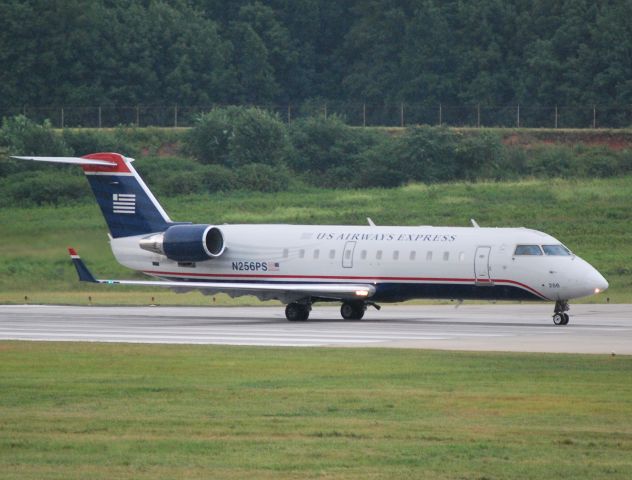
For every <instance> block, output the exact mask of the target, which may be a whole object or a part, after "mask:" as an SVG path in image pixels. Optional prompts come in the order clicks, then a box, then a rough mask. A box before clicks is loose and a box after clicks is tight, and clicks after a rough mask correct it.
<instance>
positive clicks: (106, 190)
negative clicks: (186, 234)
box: [14, 153, 172, 238]
mask: <svg viewBox="0 0 632 480" xmlns="http://www.w3.org/2000/svg"><path fill="white" fill-rule="evenodd" d="M14 158H19V159H23V160H38V161H44V162H55V163H73V164H78V165H81V168H83V171H84V173H85V174H86V178H87V179H88V182H89V183H90V187H91V188H92V192H93V193H94V196H95V197H96V199H97V203H98V204H99V207H100V208H101V212H102V213H103V216H104V217H105V221H106V223H107V224H108V228H109V230H110V234H111V235H112V237H114V238H119V237H130V236H133V235H143V234H149V233H154V232H161V231H164V230H166V229H167V228H168V227H169V225H170V224H171V223H172V222H171V219H170V218H169V216H168V215H167V213H166V212H165V211H164V209H163V208H162V207H161V206H160V204H159V203H158V200H156V198H155V197H154V196H153V194H152V193H151V192H150V191H149V188H147V185H145V182H143V180H142V178H140V176H139V175H138V172H136V170H135V169H134V167H133V166H132V162H133V161H134V159H132V158H127V157H124V156H123V155H121V154H118V153H93V154H90V155H86V156H84V157H78V158H77V157H14Z"/></svg>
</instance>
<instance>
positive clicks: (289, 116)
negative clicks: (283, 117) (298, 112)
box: [287, 103, 292, 125]
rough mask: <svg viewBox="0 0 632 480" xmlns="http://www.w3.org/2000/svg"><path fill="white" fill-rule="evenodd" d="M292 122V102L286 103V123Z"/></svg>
mask: <svg viewBox="0 0 632 480" xmlns="http://www.w3.org/2000/svg"><path fill="white" fill-rule="evenodd" d="M290 123H292V104H291V103H288V104H287V124H288V125H289V124H290Z"/></svg>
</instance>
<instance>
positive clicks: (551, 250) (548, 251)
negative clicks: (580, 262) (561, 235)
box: [542, 245, 572, 257]
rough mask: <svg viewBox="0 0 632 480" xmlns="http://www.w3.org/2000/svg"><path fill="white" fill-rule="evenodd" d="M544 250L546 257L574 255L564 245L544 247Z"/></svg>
mask: <svg viewBox="0 0 632 480" xmlns="http://www.w3.org/2000/svg"><path fill="white" fill-rule="evenodd" d="M542 250H544V254H545V255H561V256H566V257H567V256H569V255H572V254H571V252H570V250H569V249H568V248H566V247H565V246H564V245H542Z"/></svg>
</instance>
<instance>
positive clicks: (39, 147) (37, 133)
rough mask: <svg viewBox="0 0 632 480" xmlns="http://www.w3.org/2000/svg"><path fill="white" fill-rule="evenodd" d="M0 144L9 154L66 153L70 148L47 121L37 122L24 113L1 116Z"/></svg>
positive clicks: (49, 154)
mask: <svg viewBox="0 0 632 480" xmlns="http://www.w3.org/2000/svg"><path fill="white" fill-rule="evenodd" d="M0 145H2V146H5V147H6V148H7V151H8V153H10V154H11V155H41V156H43V155H47V156H52V155H58V156H63V155H68V154H69V153H70V149H69V148H68V146H67V145H66V144H65V142H64V140H63V139H62V138H61V137H60V136H59V135H57V134H56V133H55V132H54V131H53V129H52V127H51V124H50V122H49V121H44V123H43V124H41V125H40V124H37V123H35V122H33V121H32V120H29V119H28V118H26V117H25V116H24V115H17V116H15V117H9V118H3V119H2V128H1V129H0Z"/></svg>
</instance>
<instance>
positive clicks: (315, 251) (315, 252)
mask: <svg viewBox="0 0 632 480" xmlns="http://www.w3.org/2000/svg"><path fill="white" fill-rule="evenodd" d="M318 257H320V250H318V249H316V250H314V260H318Z"/></svg>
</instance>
